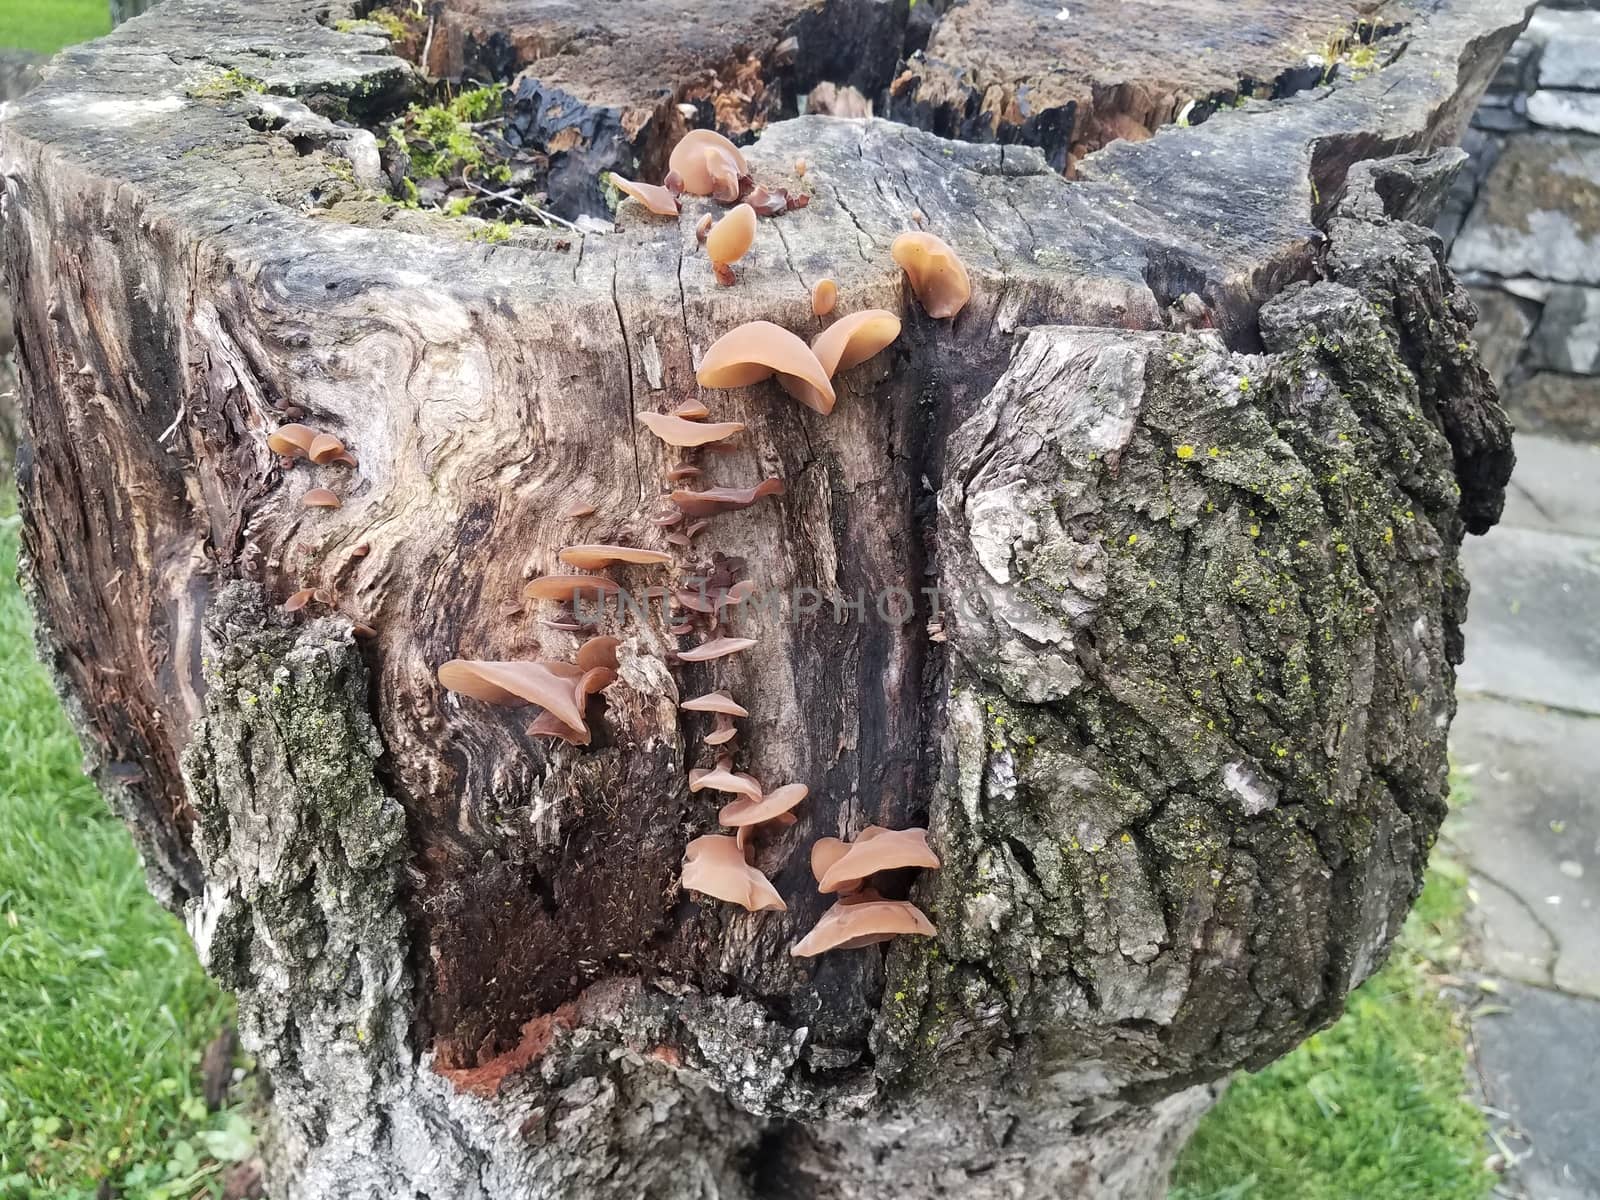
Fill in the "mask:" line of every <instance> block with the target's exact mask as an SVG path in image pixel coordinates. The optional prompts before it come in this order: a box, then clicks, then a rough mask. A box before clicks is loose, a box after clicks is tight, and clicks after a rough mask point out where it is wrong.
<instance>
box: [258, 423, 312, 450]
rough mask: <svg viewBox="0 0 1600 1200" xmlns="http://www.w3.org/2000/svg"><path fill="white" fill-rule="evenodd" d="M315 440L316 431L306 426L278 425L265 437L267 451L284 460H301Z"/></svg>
mask: <svg viewBox="0 0 1600 1200" xmlns="http://www.w3.org/2000/svg"><path fill="white" fill-rule="evenodd" d="M316 439H317V431H316V430H315V429H312V428H310V427H309V426H307V425H297V424H293V423H291V424H288V425H280V426H278V427H277V428H276V429H274V430H273V431H272V432H271V433H269V434H268V435H267V449H268V450H271V451H272V452H273V453H274V454H281V455H283V457H284V458H302V457H304V456H305V455H306V454H309V453H310V452H311V443H312V442H314V441H316Z"/></svg>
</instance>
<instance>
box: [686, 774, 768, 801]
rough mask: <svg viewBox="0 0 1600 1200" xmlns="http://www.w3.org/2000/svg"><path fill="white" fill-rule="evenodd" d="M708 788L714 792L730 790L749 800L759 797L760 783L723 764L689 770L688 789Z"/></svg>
mask: <svg viewBox="0 0 1600 1200" xmlns="http://www.w3.org/2000/svg"><path fill="white" fill-rule="evenodd" d="M706 788H710V789H711V790H712V791H715V792H731V793H732V794H733V795H735V796H745V797H747V798H748V799H750V800H759V799H761V784H760V783H758V782H757V781H756V780H754V779H752V778H751V777H750V776H748V775H746V774H744V773H743V772H736V771H733V770H732V769H730V768H728V767H725V766H716V767H712V768H710V769H709V770H708V769H705V768H696V769H695V770H693V771H690V772H689V790H690V791H691V792H703V791H705V790H706Z"/></svg>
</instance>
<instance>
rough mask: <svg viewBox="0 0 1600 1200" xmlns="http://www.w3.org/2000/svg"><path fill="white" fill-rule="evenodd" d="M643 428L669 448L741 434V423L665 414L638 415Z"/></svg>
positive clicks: (702, 443) (743, 426)
mask: <svg viewBox="0 0 1600 1200" xmlns="http://www.w3.org/2000/svg"><path fill="white" fill-rule="evenodd" d="M639 420H640V421H642V422H643V423H644V427H645V428H646V429H648V430H649V431H650V432H651V433H653V434H655V435H656V436H657V437H658V438H660V439H661V440H662V441H663V442H665V443H666V444H667V445H669V446H704V445H706V444H707V443H708V442H720V441H722V440H723V439H724V438H731V437H733V436H734V435H735V434H738V433H743V432H744V429H745V424H744V422H743V421H690V420H685V419H684V418H683V417H674V416H671V415H670V414H667V413H648V412H647V413H640V414H639Z"/></svg>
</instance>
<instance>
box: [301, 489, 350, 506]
mask: <svg viewBox="0 0 1600 1200" xmlns="http://www.w3.org/2000/svg"><path fill="white" fill-rule="evenodd" d="M303 503H304V504H305V506H306V507H307V508H338V507H339V505H340V504H341V503H342V501H340V499H339V497H338V496H335V495H334V494H333V493H332V492H330V491H329V490H328V489H327V488H312V489H311V490H310V491H309V492H307V493H306V494H305V497H304V499H303Z"/></svg>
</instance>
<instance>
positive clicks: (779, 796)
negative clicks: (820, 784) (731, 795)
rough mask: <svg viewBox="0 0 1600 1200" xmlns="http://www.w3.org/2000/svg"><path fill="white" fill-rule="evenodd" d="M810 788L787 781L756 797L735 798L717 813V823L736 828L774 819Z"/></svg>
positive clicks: (764, 822) (761, 823) (802, 797)
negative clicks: (779, 786)
mask: <svg viewBox="0 0 1600 1200" xmlns="http://www.w3.org/2000/svg"><path fill="white" fill-rule="evenodd" d="M810 791H811V789H810V788H808V787H806V785H805V784H803V783H789V784H785V785H784V786H783V787H781V788H775V789H774V790H772V791H770V792H767V793H765V794H764V795H762V796H760V797H758V798H756V799H741V800H735V801H733V802H732V803H731V804H726V805H724V806H723V808H722V811H721V812H719V813H718V814H717V824H718V825H726V826H727V827H728V828H729V829H737V828H738V827H739V826H740V825H764V824H766V823H767V822H768V821H775V820H777V819H778V818H779V817H781V816H782V815H783V814H784V813H786V812H788V811H789V810H790V809H792V808H794V807H795V806H796V805H798V804H799V803H800V801H802V800H804V799H805V798H806V796H807V795H808V794H810Z"/></svg>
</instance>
